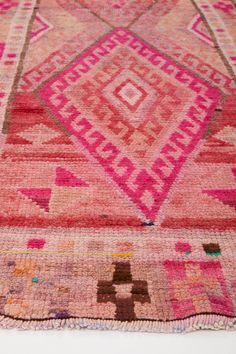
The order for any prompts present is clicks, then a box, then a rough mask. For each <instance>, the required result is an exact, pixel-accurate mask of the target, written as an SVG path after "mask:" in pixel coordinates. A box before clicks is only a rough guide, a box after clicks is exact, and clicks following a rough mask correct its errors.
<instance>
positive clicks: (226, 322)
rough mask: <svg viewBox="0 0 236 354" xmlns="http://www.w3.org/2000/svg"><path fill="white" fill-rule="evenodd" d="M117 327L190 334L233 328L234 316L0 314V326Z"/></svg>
mask: <svg viewBox="0 0 236 354" xmlns="http://www.w3.org/2000/svg"><path fill="white" fill-rule="evenodd" d="M66 328H67V329H78V330H81V329H89V330H118V331H127V332H151V333H189V332H194V331H197V330H203V329H205V330H236V317H232V318H229V317H226V316H224V315H211V314H209V315H193V316H191V317H189V318H186V319H183V320H173V321H166V322H164V321H158V320H157V321H155V320H154V321H150V320H137V321H131V322H121V321H117V320H103V319H90V318H66V319H45V320H44V319H40V320H39V319H38V320H37V319H34V320H26V319H24V320H23V319H22V320H21V319H14V318H10V317H7V316H4V315H1V316H0V329H18V330H49V329H51V330H53V329H54V330H55V329H56V330H59V329H66Z"/></svg>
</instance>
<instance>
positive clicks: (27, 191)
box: [18, 188, 51, 212]
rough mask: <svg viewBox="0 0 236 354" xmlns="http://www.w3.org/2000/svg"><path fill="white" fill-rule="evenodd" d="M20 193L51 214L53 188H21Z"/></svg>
mask: <svg viewBox="0 0 236 354" xmlns="http://www.w3.org/2000/svg"><path fill="white" fill-rule="evenodd" d="M18 191H19V192H20V193H22V194H23V195H25V196H26V197H28V198H29V199H31V200H32V201H33V202H34V203H36V204H37V205H38V206H39V207H40V208H41V209H43V210H45V211H46V212H49V202H50V198H51V188H19V189H18Z"/></svg>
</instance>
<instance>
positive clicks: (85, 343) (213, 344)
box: [0, 330, 236, 354]
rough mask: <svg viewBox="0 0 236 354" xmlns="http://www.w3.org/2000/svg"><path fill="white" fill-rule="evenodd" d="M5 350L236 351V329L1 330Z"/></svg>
mask: <svg viewBox="0 0 236 354" xmlns="http://www.w3.org/2000/svg"><path fill="white" fill-rule="evenodd" d="M0 353H1V354H236V331H235V332H225V331H217V332H213V331H202V332H194V333H190V334H172V335H171V334H152V333H127V332H110V331H109V332H108V331H106V332H105V331H91V330H80V331H79V330H61V331H38V332H37V331H36V332H33V331H15V330H14V331H13V330H0Z"/></svg>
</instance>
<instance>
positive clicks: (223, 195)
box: [204, 189, 236, 210]
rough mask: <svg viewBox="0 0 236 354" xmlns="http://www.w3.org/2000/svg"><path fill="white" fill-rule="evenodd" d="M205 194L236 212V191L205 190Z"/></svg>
mask: <svg viewBox="0 0 236 354" xmlns="http://www.w3.org/2000/svg"><path fill="white" fill-rule="evenodd" d="M204 193H207V194H208V195H209V196H211V197H213V198H215V199H218V200H219V201H220V202H222V203H223V204H225V205H228V206H230V207H232V208H234V209H235V210H236V189H216V190H205V191H204Z"/></svg>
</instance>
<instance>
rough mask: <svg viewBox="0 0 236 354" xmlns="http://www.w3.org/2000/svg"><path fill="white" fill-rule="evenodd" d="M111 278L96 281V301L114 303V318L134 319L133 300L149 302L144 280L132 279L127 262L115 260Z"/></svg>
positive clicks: (122, 319) (121, 319)
mask: <svg viewBox="0 0 236 354" xmlns="http://www.w3.org/2000/svg"><path fill="white" fill-rule="evenodd" d="M113 264H114V265H115V270H114V273H113V278H112V280H111V281H109V280H100V281H98V284H97V287H98V291H97V301H98V302H99V303H101V302H104V303H106V302H112V303H114V304H115V305H116V312H115V318H116V319H117V320H120V321H132V320H135V319H136V315H135V312H134V304H135V302H140V303H142V304H143V303H145V302H151V300H150V296H149V294H148V286H147V282H146V281H145V280H133V279H132V273H131V267H130V263H129V262H115V263H113Z"/></svg>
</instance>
